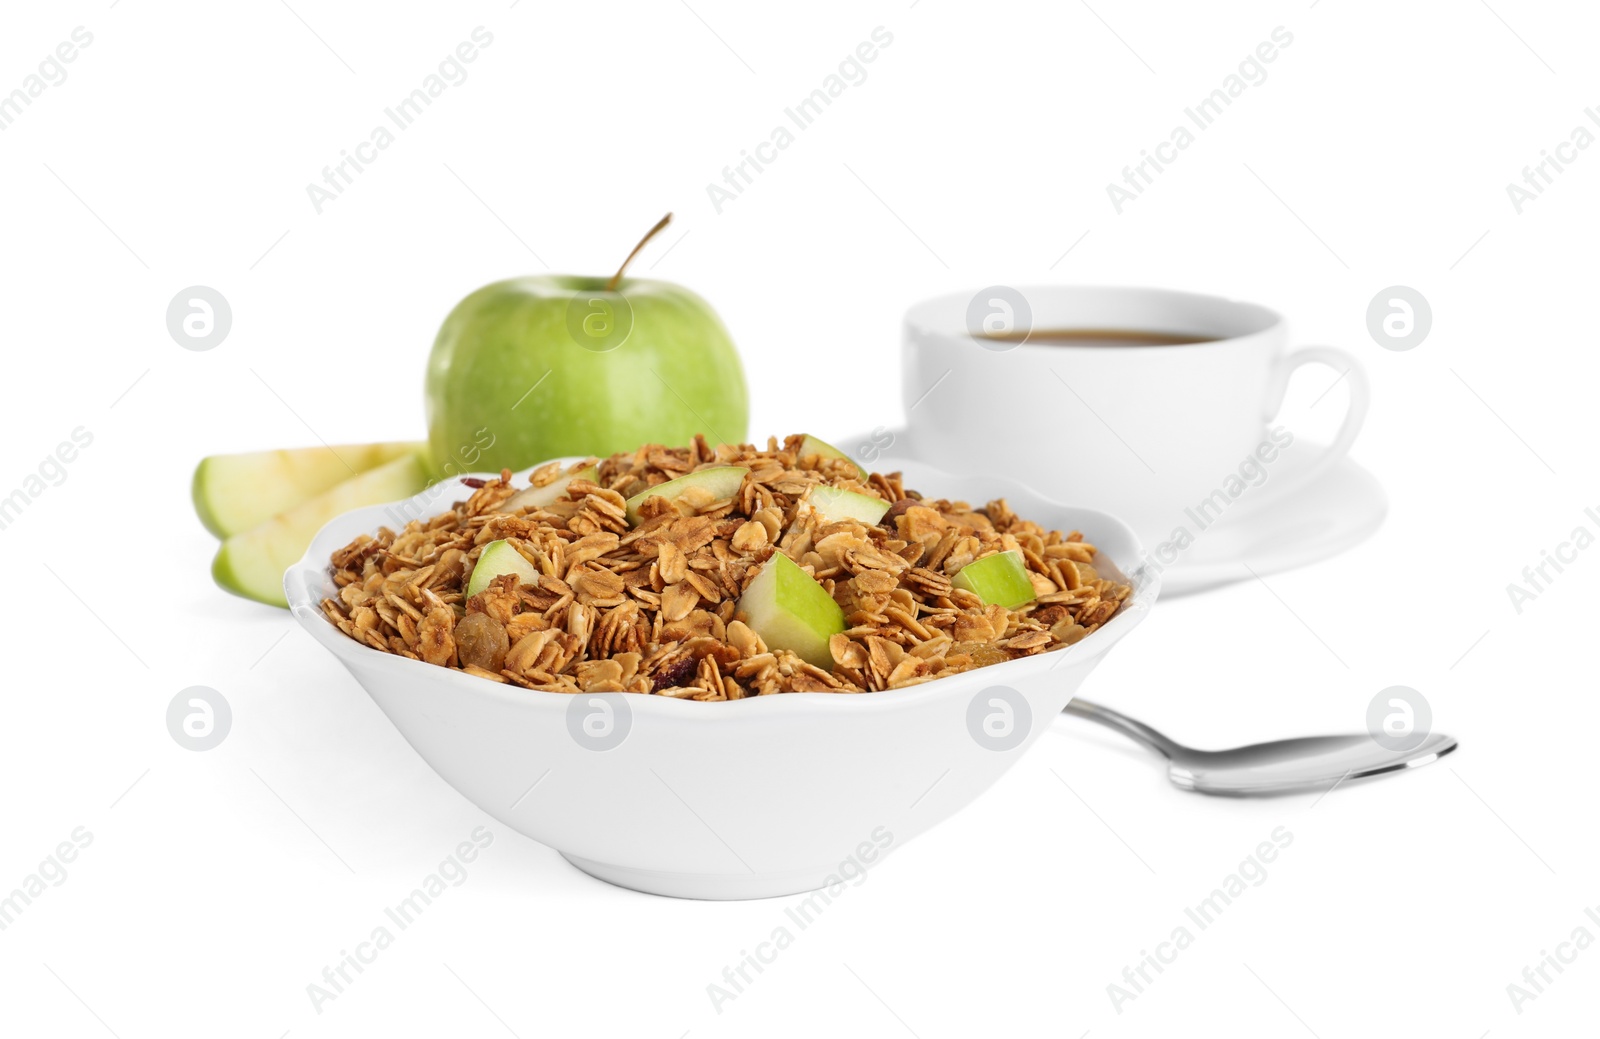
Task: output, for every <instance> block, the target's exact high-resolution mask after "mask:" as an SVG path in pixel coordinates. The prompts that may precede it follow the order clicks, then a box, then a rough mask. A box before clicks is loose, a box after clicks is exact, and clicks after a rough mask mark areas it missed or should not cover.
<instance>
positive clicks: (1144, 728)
mask: <svg viewBox="0 0 1600 1039" xmlns="http://www.w3.org/2000/svg"><path fill="white" fill-rule="evenodd" d="M1061 713H1062V714H1071V715H1075V716H1077V717H1079V718H1087V719H1088V720H1089V721H1092V722H1098V723H1099V724H1101V725H1104V726H1105V727H1106V728H1108V729H1115V730H1116V731H1118V732H1120V733H1122V734H1123V735H1124V736H1127V737H1129V738H1130V739H1132V740H1134V741H1135V742H1136V743H1142V744H1144V745H1145V746H1146V747H1149V748H1150V749H1151V750H1153V751H1155V752H1156V753H1157V754H1160V755H1161V756H1162V757H1164V758H1169V759H1170V758H1172V757H1173V756H1174V755H1175V754H1176V753H1177V752H1178V751H1179V750H1181V748H1180V747H1179V746H1178V745H1177V744H1176V743H1174V742H1172V741H1171V740H1169V739H1167V738H1166V737H1165V736H1163V735H1161V733H1159V732H1157V731H1156V730H1154V729H1152V728H1151V727H1150V726H1148V725H1146V724H1145V723H1144V722H1141V721H1135V720H1134V719H1132V718H1129V717H1128V716H1127V715H1125V714H1118V713H1117V712H1116V711H1113V710H1112V709H1111V708H1109V707H1102V706H1101V705H1099V704H1097V703H1090V702H1089V701H1088V700H1084V699H1073V700H1070V701H1068V702H1067V706H1066V707H1064V708H1062V710H1061Z"/></svg>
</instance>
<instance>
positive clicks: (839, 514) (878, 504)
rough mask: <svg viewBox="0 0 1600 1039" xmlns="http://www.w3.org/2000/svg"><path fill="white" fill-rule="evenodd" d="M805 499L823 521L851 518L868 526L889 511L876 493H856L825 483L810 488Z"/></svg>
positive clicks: (829, 521)
mask: <svg viewBox="0 0 1600 1039" xmlns="http://www.w3.org/2000/svg"><path fill="white" fill-rule="evenodd" d="M806 500H807V501H809V502H810V503H811V507H812V508H813V509H815V510H816V513H817V517H818V518H819V519H821V520H822V522H824V523H837V522H839V521H840V520H847V519H853V520H856V521H857V522H860V523H865V524H866V525H867V526H869V527H870V526H873V525H875V524H876V523H877V522H878V521H879V520H881V519H883V514H884V513H886V512H888V511H889V503H888V502H886V501H884V500H883V499H882V498H879V497H878V496H877V495H873V494H858V493H856V492H855V491H846V490H843V489H841V488H838V487H829V486H827V485H825V484H819V485H817V486H816V487H813V488H811V490H810V492H809V493H808V494H807V495H806Z"/></svg>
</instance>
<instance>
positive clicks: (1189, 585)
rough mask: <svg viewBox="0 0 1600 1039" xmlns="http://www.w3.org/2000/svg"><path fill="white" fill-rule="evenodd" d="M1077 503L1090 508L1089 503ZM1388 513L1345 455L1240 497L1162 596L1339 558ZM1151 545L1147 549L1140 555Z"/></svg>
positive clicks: (904, 450) (893, 435) (907, 457)
mask: <svg viewBox="0 0 1600 1039" xmlns="http://www.w3.org/2000/svg"><path fill="white" fill-rule="evenodd" d="M832 443H834V444H835V445H836V446H838V448H839V449H840V450H842V451H846V452H848V453H849V454H850V455H852V456H853V457H855V458H856V459H857V460H858V461H860V462H861V463H862V464H863V465H865V466H867V467H868V468H869V469H875V470H877V471H879V472H893V471H894V470H895V469H896V468H898V467H899V464H900V463H901V462H904V461H921V462H924V463H926V464H928V465H933V466H938V464H939V463H938V462H937V461H935V460H933V459H918V458H917V456H916V453H915V450H914V449H913V448H912V447H911V443H910V438H909V436H908V435H907V434H906V432H905V431H904V430H899V429H890V430H886V429H885V428H884V427H879V428H878V430H876V431H875V433H866V434H861V435H857V436H853V437H847V438H844V439H841V440H835V441H832ZM1315 453H1316V452H1315V451H1308V452H1306V453H1305V455H1302V457H1305V456H1313V457H1314V456H1315ZM1285 475H1288V474H1285ZM917 489H918V490H924V488H917ZM926 490H928V491H929V492H930V493H936V491H934V490H933V489H926ZM1074 504H1078V505H1087V506H1094V505H1095V503H1094V502H1092V501H1089V502H1076V503H1074ZM1388 511H1389V496H1388V495H1387V494H1386V493H1384V490H1383V487H1382V485H1381V484H1379V483H1378V480H1377V477H1375V476H1373V475H1372V474H1371V473H1369V472H1367V471H1366V470H1365V469H1363V468H1362V467H1361V466H1360V465H1358V464H1356V463H1355V462H1353V461H1351V460H1350V458H1348V457H1345V458H1342V459H1340V460H1339V461H1338V462H1337V463H1336V464H1335V465H1334V466H1333V468H1331V469H1329V470H1328V472H1327V473H1326V474H1325V475H1323V476H1322V477H1321V478H1319V479H1317V480H1316V481H1314V482H1313V483H1310V484H1308V485H1306V486H1305V487H1302V488H1301V489H1300V490H1298V491H1295V492H1293V493H1291V494H1289V495H1288V496H1287V497H1285V498H1281V499H1277V500H1269V501H1264V502H1262V503H1261V504H1254V503H1252V502H1251V501H1250V500H1249V498H1248V497H1244V498H1241V499H1240V501H1239V502H1238V504H1237V505H1236V506H1235V507H1233V508H1231V509H1229V510H1228V511H1227V512H1225V513H1223V514H1222V515H1221V516H1220V517H1218V518H1217V520H1216V521H1215V522H1214V523H1213V524H1212V525H1211V526H1210V527H1207V528H1206V529H1205V530H1204V531H1203V532H1201V533H1200V534H1199V535H1198V536H1197V537H1196V538H1195V540H1194V543H1193V544H1192V545H1190V546H1189V547H1188V548H1187V549H1186V550H1185V551H1184V552H1183V554H1182V555H1181V556H1180V557H1179V558H1178V560H1177V561H1176V562H1174V563H1173V564H1172V565H1170V566H1168V567H1166V568H1165V569H1164V570H1163V571H1162V574H1161V597H1162V598H1164V599H1167V598H1172V597H1173V596H1178V595H1190V594H1192V593H1194V592H1203V591H1207V590H1209V589H1212V588H1219V587H1221V586H1222V585H1225V584H1233V583H1234V582H1236V581H1248V580H1250V579H1251V571H1252V570H1253V571H1255V573H1256V574H1257V575H1261V576H1265V575H1267V574H1275V573H1281V572H1283V571H1285V570H1294V569H1296V568H1298V567H1302V566H1308V565H1310V564H1312V563H1316V562H1320V561H1321V560H1324V559H1327V558H1329V557H1330V556H1336V555H1338V554H1339V553H1340V552H1343V551H1345V550H1346V549H1349V548H1353V547H1354V546H1356V545H1358V544H1360V543H1361V542H1362V541H1365V540H1366V539H1367V538H1368V537H1370V536H1371V535H1372V533H1373V531H1375V530H1377V529H1378V528H1379V527H1380V526H1382V525H1383V518H1384V516H1385V515H1386V514H1387V513H1388ZM1153 547H1154V546H1152V545H1146V546H1145V551H1147V552H1148V551H1150V550H1151V549H1152V548H1153Z"/></svg>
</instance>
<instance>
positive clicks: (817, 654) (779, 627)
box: [734, 552, 845, 671]
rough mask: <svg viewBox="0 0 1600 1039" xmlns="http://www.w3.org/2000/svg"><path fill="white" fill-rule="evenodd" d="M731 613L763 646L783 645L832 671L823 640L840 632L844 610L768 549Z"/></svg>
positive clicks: (789, 562)
mask: <svg viewBox="0 0 1600 1039" xmlns="http://www.w3.org/2000/svg"><path fill="white" fill-rule="evenodd" d="M734 615H735V616H736V617H738V618H739V619H740V620H742V621H744V622H745V623H746V624H748V625H749V626H750V630H751V631H754V632H755V633H756V634H757V635H760V636H761V638H762V641H764V642H765V643H766V644H767V648H768V649H786V650H788V651H789V652H791V653H793V654H795V655H796V656H798V657H800V659H801V660H804V661H805V662H806V663H808V664H815V665H816V666H817V667H820V668H822V669H823V670H825V671H831V670H833V654H832V653H831V652H829V650H828V640H829V639H830V638H832V637H833V636H834V635H837V634H838V633H839V632H841V631H843V630H844V627H845V625H844V611H843V610H841V609H840V608H839V604H838V603H836V602H834V601H833V596H831V595H829V594H828V590H827V589H826V588H824V587H822V585H820V584H818V583H817V582H816V581H815V580H814V579H813V578H812V577H811V575H810V574H807V573H806V572H805V571H804V570H802V569H800V566H799V564H798V563H796V562H795V561H794V560H792V559H790V558H789V557H788V556H786V555H784V554H783V553H782V552H774V553H773V554H772V558H771V559H768V560H767V562H766V565H764V566H763V567H762V568H761V572H760V573H759V574H757V575H756V576H755V578H754V579H753V580H752V581H751V582H750V583H749V584H748V585H747V586H745V590H744V594H743V595H742V596H740V597H739V606H738V608H737V609H736V611H735V613H734Z"/></svg>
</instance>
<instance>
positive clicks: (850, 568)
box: [322, 435, 1132, 700]
mask: <svg viewBox="0 0 1600 1039" xmlns="http://www.w3.org/2000/svg"><path fill="white" fill-rule="evenodd" d="M464 482H466V483H467V484H468V485H469V486H470V489H471V493H470V495H468V496H467V498H466V499H465V500H464V501H461V502H458V503H456V504H455V506H454V507H453V508H452V509H450V510H449V511H447V512H443V513H441V514H439V515H437V516H434V517H432V518H431V519H426V520H415V521H413V522H411V523H409V524H407V525H406V527H405V528H404V529H402V530H399V531H393V530H390V529H387V528H385V529H383V530H381V531H379V533H378V534H377V535H376V536H369V535H362V536H360V537H358V538H356V539H355V540H354V541H352V542H350V544H348V545H346V546H345V547H344V548H341V549H340V550H339V551H337V552H335V553H334V554H333V557H332V568H331V573H332V577H333V582H334V585H335V586H336V587H337V588H338V592H337V594H336V596H334V597H332V598H329V599H326V600H324V601H323V603H322V608H323V611H324V612H325V613H326V614H327V616H328V619H329V620H330V621H332V622H333V623H334V624H336V625H338V627H339V628H340V630H342V631H343V632H344V633H345V634H347V635H349V636H350V637H351V638H353V639H356V640H357V641H360V642H362V643H364V644H366V645H368V646H371V647H372V648H373V649H377V650H381V651H383V652H386V653H396V654H399V655H401V656H406V657H411V658H413V659H418V660H423V661H426V662H428V663H430V664H436V665H438V666H441V667H449V668H456V669H459V670H462V671H465V672H467V673H468V674H472V675H476V676H478V677H480V678H486V679H489V680H491V681H495V682H502V683H511V684H514V685H517V686H521V687H524V688H527V689H538V690H546V691H551V692H566V693H577V692H632V693H641V694H655V695H660V696H672V697H677V698H686V699H694V700H737V699H742V698H744V697H747V696H758V695H765V694H769V693H797V692H816V693H860V692H868V691H874V690H883V689H898V688H903V687H906V686H911V685H916V684H918V683H922V682H927V681H930V680H932V679H935V678H940V677H943V676H946V675H952V674H957V673H959V672H963V671H967V670H970V669H972V668H976V667H983V666H985V665H989V664H996V663H1000V662H1002V661H1005V660H1010V659H1013V658H1016V657H1022V656H1028V655H1032V654H1037V653H1046V652H1050V651H1051V650H1056V649H1060V648H1062V647H1064V646H1069V645H1072V644H1073V643H1075V642H1077V641H1078V640H1080V639H1082V638H1084V637H1085V636H1086V635H1089V634H1090V633H1092V632H1093V631H1094V630H1095V629H1096V628H1098V627H1099V626H1100V625H1102V624H1104V623H1105V622H1106V621H1108V620H1110V619H1111V617H1112V616H1114V615H1115V614H1116V612H1117V610H1118V608H1119V607H1120V606H1121V605H1122V603H1123V602H1124V601H1125V600H1126V599H1127V598H1128V596H1129V595H1130V594H1131V592H1132V589H1131V587H1130V586H1129V585H1128V584H1127V583H1126V582H1125V581H1124V580H1123V579H1122V577H1121V575H1120V574H1118V573H1117V572H1116V570H1115V569H1114V568H1112V567H1110V566H1108V565H1104V564H1102V565H1101V566H1100V567H1097V565H1096V550H1095V548H1094V546H1093V545H1092V544H1089V543H1088V542H1086V541H1084V540H1083V537H1082V535H1081V534H1079V533H1078V532H1076V531H1072V532H1067V533H1063V532H1061V531H1055V530H1045V529H1043V528H1041V527H1040V526H1038V525H1037V524H1035V523H1033V522H1030V521H1028V520H1025V519H1022V518H1020V517H1018V516H1017V515H1015V514H1014V513H1013V512H1012V511H1011V509H1010V508H1009V507H1008V506H1007V505H1006V503H1005V501H1004V500H997V501H991V502H988V503H987V504H985V505H983V506H981V507H976V508H974V507H973V506H971V505H969V504H967V503H966V502H960V501H947V500H944V499H938V498H925V497H923V496H922V495H921V494H919V493H918V492H917V491H915V490H912V489H908V488H906V487H904V486H903V485H902V483H901V478H900V474H898V473H888V474H883V473H867V472H866V471H865V470H863V469H862V468H860V467H859V466H857V465H856V463H855V462H854V461H852V460H851V459H849V458H848V457H846V456H844V455H843V454H842V453H841V452H839V451H837V450H836V449H834V448H832V447H829V446H828V445H827V444H825V443H822V442H821V441H818V440H815V439H814V438H811V437H807V436H803V435H795V436H790V437H788V438H786V439H785V440H783V441H782V442H781V443H780V442H779V441H778V440H776V438H773V439H770V440H769V441H768V442H767V445H766V447H764V448H758V447H755V446H753V445H749V444H742V445H722V446H719V447H715V448H713V447H712V446H710V445H708V444H707V443H706V441H705V440H704V438H702V437H696V438H695V442H694V443H693V444H692V445H690V446H688V447H684V448H669V447H663V446H661V445H659V444H648V445H645V446H644V447H641V448H639V449H638V450H637V451H634V452H632V453H631V454H618V455H613V456H612V457H610V458H606V459H604V460H597V459H589V460H585V461H580V462H576V463H572V464H567V465H563V464H560V463H552V464H550V465H546V466H544V467H542V468H540V469H538V470H535V471H534V472H533V473H532V474H531V476H530V480H529V483H528V484H527V485H525V486H522V487H516V486H513V483H512V477H511V473H510V472H509V471H506V472H502V473H501V474H500V477H499V478H498V479H493V480H487V481H481V480H467V481H464ZM780 557H782V558H780Z"/></svg>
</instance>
